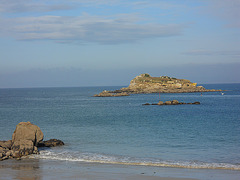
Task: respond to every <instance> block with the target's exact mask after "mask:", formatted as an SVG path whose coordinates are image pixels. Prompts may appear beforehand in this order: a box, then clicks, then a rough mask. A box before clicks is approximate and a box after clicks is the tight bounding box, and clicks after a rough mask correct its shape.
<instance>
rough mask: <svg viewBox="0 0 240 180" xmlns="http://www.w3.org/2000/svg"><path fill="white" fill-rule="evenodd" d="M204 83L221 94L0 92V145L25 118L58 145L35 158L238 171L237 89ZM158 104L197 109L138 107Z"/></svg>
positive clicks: (74, 89) (239, 127)
mask: <svg viewBox="0 0 240 180" xmlns="http://www.w3.org/2000/svg"><path fill="white" fill-rule="evenodd" d="M203 86H204V87H205V88H207V89H222V90H226V91H222V92H204V93H202V94H201V93H199V92H198V93H169V94H168V93H161V94H158V93H157V94H132V95H130V96H124V97H93V95H94V94H98V93H99V92H101V91H103V90H116V89H120V88H121V87H120V86H119V87H118V86H114V87H110V86H106V87H68V88H67V87H64V88H12V89H0V140H9V139H11V137H12V134H13V132H14V130H15V128H16V125H17V124H18V123H19V122H27V121H30V122H31V123H33V124H35V125H37V126H39V127H40V129H41V130H42V131H43V133H44V140H48V139H52V138H55V139H60V140H62V141H63V142H64V143H65V145H64V146H61V147H56V148H42V149H40V154H39V155H34V156H32V157H33V158H35V159H47V160H56V161H68V162H70V161H74V162H87V163H102V164H121V165H134V166H154V167H174V168H190V169H192V168H194V169H220V170H234V171H240V153H239V152H240V84H203ZM222 93H223V94H222ZM159 100H161V101H169V100H178V101H179V102H186V103H191V102H195V101H199V102H200V103H201V104H200V105H191V104H185V105H169V106H156V105H155V106H153V105H152V106H144V105H143V104H145V103H157V102H158V101H159Z"/></svg>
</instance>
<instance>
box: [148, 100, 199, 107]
mask: <svg viewBox="0 0 240 180" xmlns="http://www.w3.org/2000/svg"><path fill="white" fill-rule="evenodd" d="M181 104H200V102H198V101H196V102H193V103H185V102H179V101H178V100H172V101H166V102H165V103H164V102H162V101H159V102H158V103H157V104H150V103H145V104H143V105H145V106H147V105H158V106H163V105H181Z"/></svg>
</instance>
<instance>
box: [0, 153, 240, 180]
mask: <svg viewBox="0 0 240 180" xmlns="http://www.w3.org/2000/svg"><path fill="white" fill-rule="evenodd" d="M0 173H1V178H3V179H22V180H28V179H87V180H90V179H91V180H92V179H98V180H119V179H129V180H145V179H148V180H206V179H209V180H225V179H228V180H237V178H238V177H239V175H240V172H239V171H232V170H214V169H184V168H171V167H149V166H134V165H121V164H101V163H87V162H69V161H61V160H47V159H31V158H25V159H22V160H21V161H16V160H14V159H11V160H8V161H2V162H0Z"/></svg>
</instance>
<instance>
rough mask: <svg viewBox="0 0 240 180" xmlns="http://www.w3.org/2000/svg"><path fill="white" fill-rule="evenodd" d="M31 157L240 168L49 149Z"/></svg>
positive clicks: (237, 165)
mask: <svg viewBox="0 0 240 180" xmlns="http://www.w3.org/2000/svg"><path fill="white" fill-rule="evenodd" d="M32 157H33V158H39V159H49V160H62V161H75V162H89V163H102V164H120V165H135V166H155V167H174V168H191V169H226V170H238V171H239V170H240V164H230V163H206V162H199V161H166V160H155V159H145V158H138V159H137V158H131V157H124V156H111V155H104V154H97V153H80V152H68V151H63V152H53V151H49V150H42V151H40V155H33V156H32Z"/></svg>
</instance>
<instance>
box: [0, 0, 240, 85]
mask: <svg viewBox="0 0 240 180" xmlns="http://www.w3.org/2000/svg"><path fill="white" fill-rule="evenodd" d="M239 17H240V0H41V1H40V0H0V88H22V87H80V86H118V85H119V86H121V85H123V86H127V85H128V84H129V83H130V80H131V79H133V78H134V77H135V76H137V75H139V74H142V73H149V74H150V75H151V76H156V77H157V76H170V77H176V78H181V79H189V80H190V81H192V82H196V83H200V84H205V83H240V78H239V77H240V71H239V69H240V21H239Z"/></svg>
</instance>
